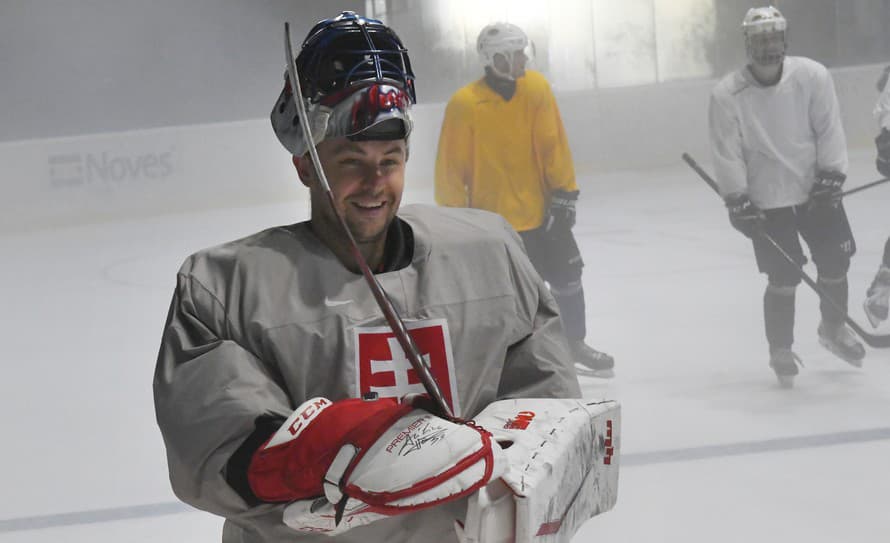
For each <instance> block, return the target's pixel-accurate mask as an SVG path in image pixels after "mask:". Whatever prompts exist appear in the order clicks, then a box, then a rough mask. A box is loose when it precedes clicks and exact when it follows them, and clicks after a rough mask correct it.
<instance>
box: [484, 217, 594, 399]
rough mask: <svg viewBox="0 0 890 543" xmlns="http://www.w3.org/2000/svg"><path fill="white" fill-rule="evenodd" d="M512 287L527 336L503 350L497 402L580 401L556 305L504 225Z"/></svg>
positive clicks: (517, 309)
mask: <svg viewBox="0 0 890 543" xmlns="http://www.w3.org/2000/svg"><path fill="white" fill-rule="evenodd" d="M503 224H504V228H505V230H507V235H508V237H509V238H510V239H509V242H508V243H507V257H508V258H509V259H510V261H511V269H512V273H513V277H512V280H513V282H514V285H515V288H516V293H517V295H516V314H517V315H524V316H526V318H527V319H528V320H529V322H530V323H531V327H530V329H531V331H530V333H529V334H528V335H527V336H525V337H524V338H523V339H521V340H520V341H518V342H516V343H514V344H513V345H511V346H510V347H508V348H507V357H506V360H505V361H504V370H503V373H502V377H501V382H500V384H499V386H498V394H497V396H498V399H504V398H580V397H581V389H580V385H579V384H578V377H577V375H576V373H575V366H574V363H573V362H572V361H571V357H570V356H569V352H568V345H567V343H566V340H565V336H564V334H563V329H562V322H561V321H560V317H559V310H558V309H557V305H556V300H554V299H553V296H552V295H551V294H550V291H549V289H548V288H547V286H546V285H545V284H544V281H543V280H542V279H541V278H540V276H539V275H538V273H537V272H536V271H535V269H534V266H533V265H532V263H531V261H529V259H528V256H527V255H526V254H525V250H524V249H523V247H522V242H521V240H520V238H519V235H518V234H516V232H515V231H513V229H512V228H511V227H510V225H509V224H507V223H506V221H505V222H504V223H503Z"/></svg>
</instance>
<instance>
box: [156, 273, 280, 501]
mask: <svg viewBox="0 0 890 543" xmlns="http://www.w3.org/2000/svg"><path fill="white" fill-rule="evenodd" d="M230 329H231V328H230V323H229V321H228V319H227V317H226V310H225V307H224V305H223V304H222V303H221V302H220V301H219V299H218V297H217V296H215V295H214V294H213V293H212V292H211V291H210V290H208V289H207V288H206V287H205V286H204V285H203V284H202V283H201V282H200V281H198V279H197V278H195V277H193V276H191V275H189V274H185V273H180V274H179V275H178V277H177V287H176V291H175V293H174V295H173V300H172V303H171V306H170V312H169V314H168V317H167V322H166V325H165V327H164V333H163V338H162V340H161V348H160V353H159V354H158V361H157V366H156V370H155V376H154V383H153V384H154V399H155V411H156V415H157V421H158V425H159V427H160V429H161V434H162V435H163V438H164V443H165V445H166V449H167V462H168V468H169V472H170V481H171V485H172V487H173V491H174V492H175V494H176V495H177V497H179V498H180V499H181V500H182V501H184V502H186V503H188V504H190V505H192V506H194V507H197V508H199V509H202V510H205V511H209V512H211V513H215V514H218V515H221V516H225V517H228V518H237V517H238V516H239V515H241V514H244V513H245V512H246V511H248V510H251V511H252V513H251V514H255V512H256V511H255V508H253V509H252V508H251V505H253V504H250V503H248V502H247V501H246V499H245V498H244V497H243V496H242V495H241V494H239V492H237V491H236V490H234V488H233V487H232V485H231V484H230V482H229V481H228V480H227V475H228V474H227V473H226V470H227V467H228V466H227V464H228V462H229V460H230V458H231V457H232V455H233V454H234V453H235V452H236V451H237V450H238V448H239V447H240V446H241V445H242V444H243V443H244V442H245V440H246V439H247V438H248V437H250V436H251V434H253V433H254V432H255V430H256V424H255V423H256V421H257V420H258V419H263V418H266V419H268V417H274V418H279V417H280V418H281V420H283V419H284V418H286V417H287V416H288V415H289V414H290V413H291V411H292V409H291V407H290V402H289V401H288V397H287V394H286V393H285V392H284V389H283V388H282V387H281V386H279V384H277V383H276V379H275V378H274V377H273V375H272V371H271V370H270V369H269V368H268V367H267V366H266V365H265V364H264V363H263V362H262V361H261V359H260V358H259V357H258V356H257V354H256V353H253V352H250V351H249V350H248V349H246V348H245V347H244V346H242V345H240V344H239V343H238V342H236V341H234V340H233V339H231V338H230V337H228V336H229V334H228V331H229V330H230ZM259 507H264V508H274V507H277V506H275V505H269V504H264V505H260V506H259Z"/></svg>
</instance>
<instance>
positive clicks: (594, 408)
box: [455, 398, 621, 543]
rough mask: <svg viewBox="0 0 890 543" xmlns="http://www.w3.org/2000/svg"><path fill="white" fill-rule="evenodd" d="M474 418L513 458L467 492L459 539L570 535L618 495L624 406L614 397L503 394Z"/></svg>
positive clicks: (539, 539)
mask: <svg viewBox="0 0 890 543" xmlns="http://www.w3.org/2000/svg"><path fill="white" fill-rule="evenodd" d="M475 421H476V423H477V424H478V425H479V426H481V427H483V428H485V429H486V430H488V431H489V432H491V433H492V436H493V437H494V439H495V440H496V441H497V442H498V444H500V445H501V447H502V448H503V449H504V452H505V453H506V455H507V457H508V459H509V467H508V468H507V472H506V473H505V474H504V475H502V476H501V477H500V479H498V480H495V481H493V482H491V483H489V484H488V485H487V486H485V487H484V488H482V489H480V490H479V491H478V492H476V493H475V494H474V495H473V496H471V497H470V501H469V506H468V509H467V516H466V519H465V521H464V523H462V524H461V523H459V522H456V523H455V529H456V530H457V533H458V536H459V539H460V540H461V542H462V543H477V542H480V543H530V542H535V543H549V542H568V541H569V540H570V539H571V538H572V536H573V535H574V534H575V532H577V530H578V528H580V527H581V525H582V524H583V523H584V522H586V521H587V520H588V519H590V518H591V517H593V516H596V515H598V514H600V513H604V512H606V511H608V510H610V509H611V508H612V507H614V505H615V502H616V500H617V498H618V465H619V462H618V454H619V449H620V425H621V413H620V407H619V405H618V403H617V402H615V401H592V400H573V399H552V398H540V399H538V398H535V399H515V400H501V401H497V402H494V403H492V404H491V405H489V406H488V407H487V408H485V409H484V410H483V411H482V412H481V413H480V414H479V416H478V417H476V419H475Z"/></svg>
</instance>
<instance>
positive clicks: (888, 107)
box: [873, 84, 890, 131]
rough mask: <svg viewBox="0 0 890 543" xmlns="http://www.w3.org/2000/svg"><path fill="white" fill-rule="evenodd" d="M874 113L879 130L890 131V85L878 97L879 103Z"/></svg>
mask: <svg viewBox="0 0 890 543" xmlns="http://www.w3.org/2000/svg"><path fill="white" fill-rule="evenodd" d="M873 113H874V116H875V119H876V120H877V121H878V130H879V131H880V130H882V129H884V128H886V129H887V130H890V85H887V84H885V85H884V90H882V91H881V94H880V96H878V102H877V104H875V109H874V111H873Z"/></svg>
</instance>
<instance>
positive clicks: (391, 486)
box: [248, 396, 506, 535]
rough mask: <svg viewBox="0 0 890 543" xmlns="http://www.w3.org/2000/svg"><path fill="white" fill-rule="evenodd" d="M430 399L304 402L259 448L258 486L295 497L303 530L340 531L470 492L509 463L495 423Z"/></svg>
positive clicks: (290, 510)
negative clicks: (457, 415) (455, 418)
mask: <svg viewBox="0 0 890 543" xmlns="http://www.w3.org/2000/svg"><path fill="white" fill-rule="evenodd" d="M426 401H427V398H426V397H424V396H412V397H406V398H404V399H402V400H397V399H394V398H384V399H379V400H361V399H348V400H341V401H338V402H331V401H330V400H328V399H326V398H313V399H311V400H309V401H307V402H305V403H303V404H302V405H300V406H299V407H298V408H297V409H296V410H295V411H294V413H293V414H292V415H291V416H290V417H289V418H288V419H287V420H286V421H285V422H284V424H283V425H282V426H281V428H280V429H279V430H278V432H277V433H276V434H275V435H273V436H272V438H271V439H270V440H269V441H268V442H267V443H266V444H265V445H264V446H263V447H261V448H260V449H259V450H258V451H257V452H256V453H255V454H254V456H253V459H252V461H251V464H250V467H249V469H248V481H249V482H250V486H251V489H252V490H253V492H254V493H255V494H256V495H257V497H259V498H260V499H262V500H265V501H269V502H284V501H288V502H293V503H291V504H289V505H288V506H287V507H286V508H285V510H284V517H283V520H284V523H285V524H287V525H288V526H290V527H291V528H293V529H294V530H298V531H306V532H321V533H327V534H328V535H334V534H337V533H341V532H344V531H346V530H349V529H351V528H355V527H357V526H361V525H364V524H368V523H370V522H373V521H375V520H379V519H381V518H384V517H387V516H392V515H398V514H401V513H407V512H410V511H416V510H419V509H424V508H427V507H432V506H434V505H438V504H440V503H444V502H447V501H451V500H455V499H458V498H461V497H463V496H466V495H468V494H471V493H472V492H474V491H476V490H477V489H479V488H480V487H482V486H484V485H486V484H487V483H488V482H489V481H490V480H491V479H492V478H497V477H499V476H500V475H501V474H502V473H503V472H504V471H505V469H506V459H505V457H504V453H503V452H502V451H501V449H500V448H499V447H498V446H497V445H494V443H493V441H492V439H491V435H490V434H489V433H488V432H486V431H485V430H483V429H481V428H479V427H477V426H475V425H472V424H458V423H455V422H451V421H449V420H446V419H443V418H440V417H437V416H435V415H433V414H431V413H430V412H429V411H428V410H425V409H423V408H422V407H423V405H424V404H425V402H426ZM430 409H432V407H431V406H430Z"/></svg>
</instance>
